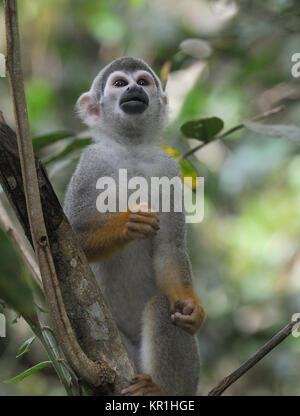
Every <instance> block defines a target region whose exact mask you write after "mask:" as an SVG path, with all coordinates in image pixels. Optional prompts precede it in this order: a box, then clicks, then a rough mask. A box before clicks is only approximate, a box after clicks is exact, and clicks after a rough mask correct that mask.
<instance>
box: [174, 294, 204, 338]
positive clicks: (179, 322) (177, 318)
mask: <svg viewBox="0 0 300 416" xmlns="http://www.w3.org/2000/svg"><path fill="white" fill-rule="evenodd" d="M171 310H172V312H173V313H172V315H171V321H172V322H173V324H174V325H176V326H179V327H180V328H182V329H183V330H184V331H186V332H187V333H189V334H190V335H194V334H195V333H196V332H197V331H198V330H199V329H200V327H201V325H202V323H203V321H204V318H205V311H204V308H203V306H202V303H201V302H200V301H199V300H198V299H197V298H196V297H194V296H192V297H189V298H186V299H183V300H181V299H178V300H177V301H176V302H174V303H173V305H172V304H171Z"/></svg>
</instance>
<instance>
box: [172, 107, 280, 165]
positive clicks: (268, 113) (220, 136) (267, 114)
mask: <svg viewBox="0 0 300 416" xmlns="http://www.w3.org/2000/svg"><path fill="white" fill-rule="evenodd" d="M284 108H285V106H284V105H280V106H278V107H275V108H273V109H272V110H269V111H265V112H264V113H262V114H258V115H256V116H255V117H252V118H249V119H247V120H244V121H242V122H241V123H240V124H238V125H237V126H235V127H232V128H231V129H229V130H226V131H225V132H224V133H221V134H218V135H217V136H215V137H214V138H213V139H211V140H210V141H209V142H204V143H201V144H199V145H198V146H196V147H194V148H193V149H190V150H188V151H187V152H185V153H184V154H183V155H181V156H180V157H179V158H178V160H179V161H180V160H183V159H186V158H187V157H188V156H191V155H192V154H193V153H195V152H197V150H200V149H202V148H203V147H204V146H206V145H208V144H209V143H211V142H214V141H216V140H219V139H223V138H224V137H226V136H229V135H230V134H232V133H234V132H236V131H237V130H240V129H242V128H244V127H245V123H249V122H253V121H258V120H263V119H264V118H267V117H270V116H272V115H273V114H277V113H279V112H280V111H282V110H284Z"/></svg>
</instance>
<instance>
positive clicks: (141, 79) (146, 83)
mask: <svg viewBox="0 0 300 416" xmlns="http://www.w3.org/2000/svg"><path fill="white" fill-rule="evenodd" d="M137 84H138V85H142V86H144V85H149V82H148V81H147V80H146V79H145V78H140V79H139V80H138V82H137Z"/></svg>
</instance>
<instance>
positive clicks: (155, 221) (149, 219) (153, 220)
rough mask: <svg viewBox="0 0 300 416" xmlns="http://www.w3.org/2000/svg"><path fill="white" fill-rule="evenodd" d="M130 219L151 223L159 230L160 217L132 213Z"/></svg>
mask: <svg viewBox="0 0 300 416" xmlns="http://www.w3.org/2000/svg"><path fill="white" fill-rule="evenodd" d="M129 221H132V222H139V223H145V224H149V225H151V226H152V227H153V228H155V229H156V230H159V219H158V218H155V217H153V216H152V215H151V216H145V215H139V214H130V217H129Z"/></svg>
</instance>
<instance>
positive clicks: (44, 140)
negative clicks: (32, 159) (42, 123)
mask: <svg viewBox="0 0 300 416" xmlns="http://www.w3.org/2000/svg"><path fill="white" fill-rule="evenodd" d="M67 137H74V133H72V132H70V131H57V132H54V133H50V134H44V135H42V136H37V137H34V138H33V139H32V145H33V150H34V151H37V150H38V149H41V148H42V147H45V146H48V145H50V144H52V143H55V142H57V141H59V140H62V139H66V138H67Z"/></svg>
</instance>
